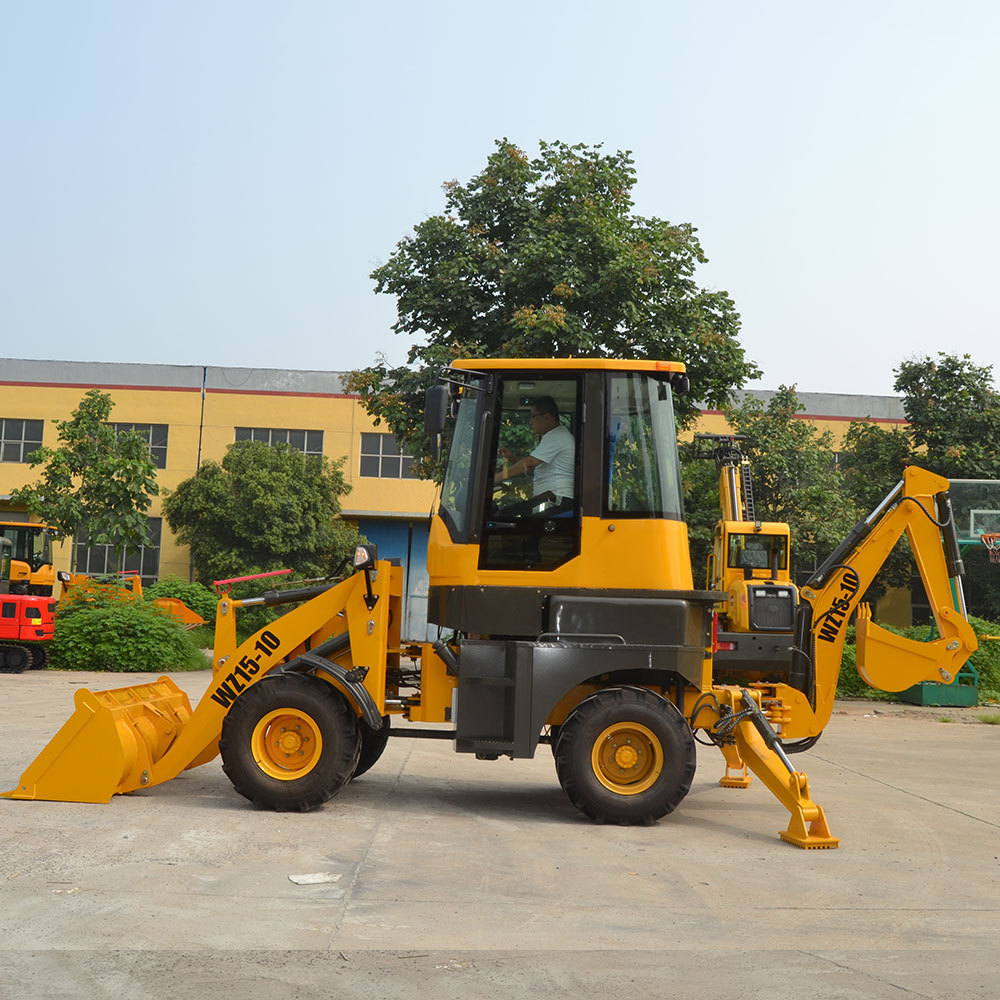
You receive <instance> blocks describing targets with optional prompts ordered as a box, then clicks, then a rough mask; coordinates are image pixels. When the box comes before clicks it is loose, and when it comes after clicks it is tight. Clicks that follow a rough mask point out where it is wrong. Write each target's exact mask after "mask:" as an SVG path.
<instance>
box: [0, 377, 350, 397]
mask: <svg viewBox="0 0 1000 1000" xmlns="http://www.w3.org/2000/svg"><path fill="white" fill-rule="evenodd" d="M0 385H10V386H25V387H26V388H32V389H125V390H132V391H137V392H197V393H200V392H201V387H200V386H196V385H110V384H107V385H101V384H94V383H84V382H8V381H6V380H4V379H0ZM205 392H206V393H228V394H233V395H242V396H307V397H313V398H316V399H360V398H361V397H360V396H359V395H358V394H357V393H348V392H294V391H292V390H282V389H206V390H205Z"/></svg>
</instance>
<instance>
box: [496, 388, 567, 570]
mask: <svg viewBox="0 0 1000 1000" xmlns="http://www.w3.org/2000/svg"><path fill="white" fill-rule="evenodd" d="M580 395H581V394H580V386H579V381H578V380H577V379H567V378H565V377H564V378H558V379H557V378H547V377H545V376H540V377H530V378H526V377H524V376H520V377H518V378H508V379H504V380H503V382H502V384H501V386H500V400H501V405H500V408H499V410H498V412H497V415H496V421H495V427H494V434H493V440H492V446H491V448H492V450H491V459H490V462H489V463H488V464H487V468H488V469H489V470H491V472H492V477H493V482H492V490H491V491H490V492H489V494H488V498H487V506H486V510H485V511H484V518H483V532H482V545H481V549H480V553H481V555H480V566H481V567H482V568H484V569H525V570H551V569H555V568H556V567H557V566H560V565H562V564H563V563H564V562H566V561H567V560H569V559H572V558H573V557H574V556H575V555H577V554H578V553H579V551H580V516H579V511H580V505H579V496H580V440H579V439H580Z"/></svg>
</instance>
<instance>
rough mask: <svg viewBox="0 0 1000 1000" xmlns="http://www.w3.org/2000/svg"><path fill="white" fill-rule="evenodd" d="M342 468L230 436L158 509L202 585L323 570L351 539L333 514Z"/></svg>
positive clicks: (344, 488) (341, 490) (343, 486)
mask: <svg viewBox="0 0 1000 1000" xmlns="http://www.w3.org/2000/svg"><path fill="white" fill-rule="evenodd" d="M342 466H343V460H342V459H340V460H338V461H335V462H331V461H330V460H329V459H327V458H325V457H320V456H314V455H303V454H302V453H301V452H300V451H296V450H294V449H292V448H289V447H288V446H287V445H277V446H275V447H271V446H269V445H266V444H264V443H263V442H260V441H238V442H236V443H235V444H233V445H230V447H229V450H228V451H227V453H226V456H225V458H223V460H222V462H221V463H220V462H205V463H204V464H203V465H202V467H201V468H200V469H199V470H198V472H197V473H196V474H195V475H194V476H192V477H191V478H190V479H186V480H185V481H184V482H182V483H181V484H180V485H179V486H178V487H177V489H176V490H174V492H173V493H171V494H170V496H168V497H167V498H166V499H165V500H164V503H163V512H164V514H165V516H166V518H167V523H168V524H169V525H170V530H171V531H173V533H174V534H175V535H176V537H177V539H178V541H179V542H181V544H183V545H187V546H189V547H190V550H191V559H192V562H193V563H194V569H195V575H196V576H197V578H198V579H199V580H200V581H202V582H203V583H206V584H208V585H211V583H212V581H213V580H221V579H228V578H230V577H234V576H245V575H249V574H251V573H266V572H269V571H271V570H275V569H286V568H291V569H293V570H294V571H295V572H296V574H297V575H300V576H304V577H322V576H328V575H329V574H331V573H332V572H333V570H334V569H335V568H336V566H337V564H338V563H339V562H340V560H341V559H342V558H343V557H344V556H346V555H347V554H348V553H349V552H350V551H351V549H352V548H353V547H354V545H355V544H356V542H357V539H358V535H357V532H356V531H355V530H354V529H353V528H351V527H349V526H348V525H346V524H344V523H343V522H342V521H340V520H339V518H338V516H337V515H338V514H339V513H340V499H341V497H343V496H345V495H346V494H347V493H348V491H349V490H350V487H349V486H348V485H347V483H346V482H345V481H344V476H343V473H342V471H341V468H342Z"/></svg>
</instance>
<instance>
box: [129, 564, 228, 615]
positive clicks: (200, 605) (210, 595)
mask: <svg viewBox="0 0 1000 1000" xmlns="http://www.w3.org/2000/svg"><path fill="white" fill-rule="evenodd" d="M143 596H144V597H145V598H146V600H147V601H153V600H156V598H158V597H176V598H177V600H179V601H183V602H184V603H185V604H186V605H187V606H188V607H189V608H190V609H191V610H192V611H193V612H195V614H199V615H201V617H202V618H204V619H205V621H206V622H208V623H209V625H214V624H215V606H216V605H217V604H218V602H219V597H218V595H217V594H216V593H215V591H214V590H212V589H210V588H209V587H206V586H205V585H204V584H203V583H189V582H188V581H187V580H181V579H180V578H179V577H176V576H168V577H167V578H166V579H163V580H158V581H157V582H156V583H154V584H153V586H152V587H149V588H147V589H146V590H145V591H144V592H143Z"/></svg>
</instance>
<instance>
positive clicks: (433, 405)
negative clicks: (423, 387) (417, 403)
mask: <svg viewBox="0 0 1000 1000" xmlns="http://www.w3.org/2000/svg"><path fill="white" fill-rule="evenodd" d="M449 396H450V394H449V390H448V386H447V385H445V384H443V383H441V382H439V383H438V384H437V385H432V386H431V387H430V388H429V389H428V390H427V396H426V398H425V400H424V431H425V432H426V433H427V434H429V435H430V436H431V437H434V436H435V435H436V434H440V433H441V432H442V431H443V430H444V425H445V422H446V421H447V419H448V405H449V403H450V398H449Z"/></svg>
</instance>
